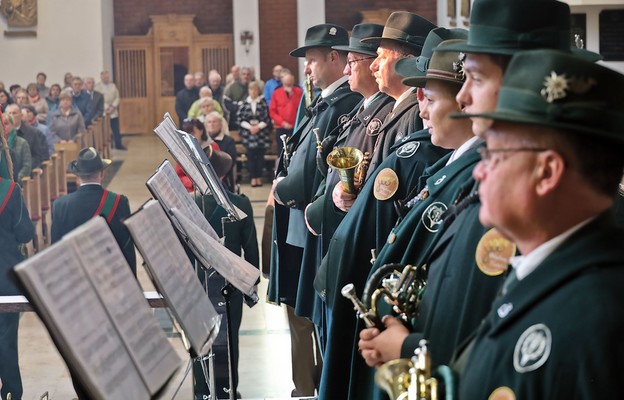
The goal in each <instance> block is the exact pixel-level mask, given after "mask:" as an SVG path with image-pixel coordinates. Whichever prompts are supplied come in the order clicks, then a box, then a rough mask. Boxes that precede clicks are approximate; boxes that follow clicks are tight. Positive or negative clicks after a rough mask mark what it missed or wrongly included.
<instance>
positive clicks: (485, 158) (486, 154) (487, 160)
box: [477, 147, 548, 167]
mask: <svg viewBox="0 0 624 400" xmlns="http://www.w3.org/2000/svg"><path fill="white" fill-rule="evenodd" d="M547 150H548V149H545V148H541V147H515V148H509V149H488V148H487V147H479V148H478V149H477V152H478V153H479V155H480V156H481V162H482V163H483V166H484V167H494V165H496V163H497V162H498V160H499V159H498V158H497V159H492V155H493V154H496V153H519V152H523V151H529V152H535V153H540V152H542V151H547ZM492 160H493V161H494V162H491V161H492Z"/></svg>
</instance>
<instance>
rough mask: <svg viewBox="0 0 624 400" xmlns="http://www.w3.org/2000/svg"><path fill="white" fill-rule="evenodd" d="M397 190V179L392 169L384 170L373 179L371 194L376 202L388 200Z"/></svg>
mask: <svg viewBox="0 0 624 400" xmlns="http://www.w3.org/2000/svg"><path fill="white" fill-rule="evenodd" d="M398 189H399V177H398V176H397V174H396V172H394V170H392V168H384V169H382V170H381V171H379V173H378V174H377V176H376V177H375V187H374V188H373V194H374V195H375V198H376V199H377V200H382V201H383V200H388V199H389V198H391V197H392V196H394V194H395V193H396V191H397V190H398Z"/></svg>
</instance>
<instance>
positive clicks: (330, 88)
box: [321, 75, 349, 99]
mask: <svg viewBox="0 0 624 400" xmlns="http://www.w3.org/2000/svg"><path fill="white" fill-rule="evenodd" d="M347 79H349V77H348V76H346V75H343V76H342V77H341V78H340V79H338V80H337V81H336V82H334V83H332V84H331V85H329V86H327V87H326V88H325V89H323V91H322V92H321V97H322V98H324V99H326V98H328V97H329V96H331V95H332V93H334V91H335V90H336V89H338V87H339V86H340V85H342V84H343V83H345V82H346V81H347Z"/></svg>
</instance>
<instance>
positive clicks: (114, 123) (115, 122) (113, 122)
mask: <svg viewBox="0 0 624 400" xmlns="http://www.w3.org/2000/svg"><path fill="white" fill-rule="evenodd" d="M110 126H111V131H112V132H113V146H114V147H115V148H116V149H120V148H122V147H123V144H122V143H121V132H120V130H119V117H117V118H111V119H110Z"/></svg>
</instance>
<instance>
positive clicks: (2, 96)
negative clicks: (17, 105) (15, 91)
mask: <svg viewBox="0 0 624 400" xmlns="http://www.w3.org/2000/svg"><path fill="white" fill-rule="evenodd" d="M9 104H13V99H12V98H11V95H10V94H9V92H7V91H6V90H4V89H2V90H0V112H4V110H5V109H6V108H7V106H8V105H9Z"/></svg>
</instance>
